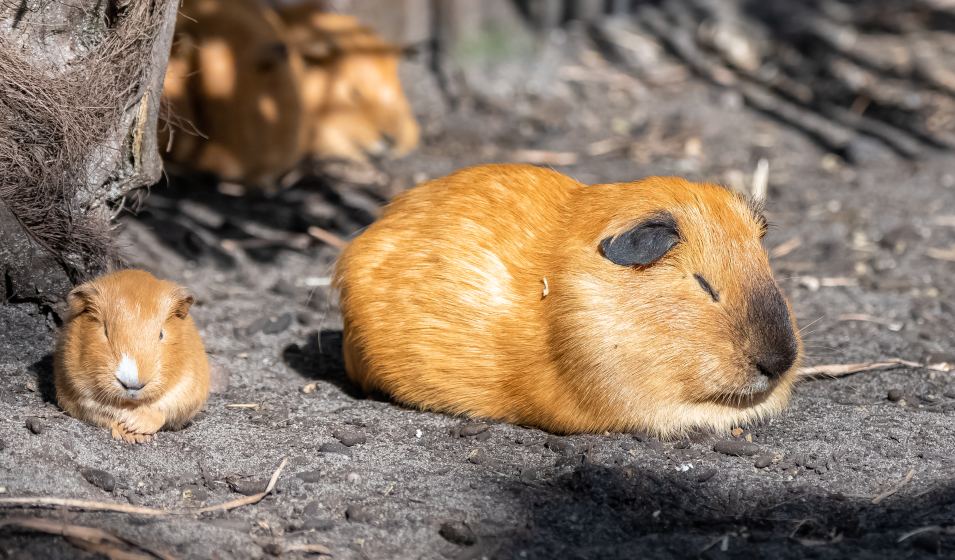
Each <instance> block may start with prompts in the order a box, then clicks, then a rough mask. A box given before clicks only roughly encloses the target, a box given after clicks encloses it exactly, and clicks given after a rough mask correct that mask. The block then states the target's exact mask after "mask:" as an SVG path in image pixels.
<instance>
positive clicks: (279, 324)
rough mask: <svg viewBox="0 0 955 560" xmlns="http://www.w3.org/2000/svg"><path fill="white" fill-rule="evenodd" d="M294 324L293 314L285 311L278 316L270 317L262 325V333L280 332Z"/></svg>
mask: <svg viewBox="0 0 955 560" xmlns="http://www.w3.org/2000/svg"><path fill="white" fill-rule="evenodd" d="M291 324H292V314H291V313H284V314H282V315H279V316H278V317H270V318H269V322H268V323H267V324H266V325H265V326H264V327H262V334H279V333H280V332H282V331H284V330H285V329H287V328H289V325H291Z"/></svg>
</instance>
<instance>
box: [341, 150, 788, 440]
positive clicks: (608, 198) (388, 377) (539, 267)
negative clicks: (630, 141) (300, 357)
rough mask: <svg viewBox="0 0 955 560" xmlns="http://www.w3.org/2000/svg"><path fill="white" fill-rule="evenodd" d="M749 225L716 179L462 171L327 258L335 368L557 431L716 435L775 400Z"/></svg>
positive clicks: (460, 407) (411, 197) (754, 226)
mask: <svg viewBox="0 0 955 560" xmlns="http://www.w3.org/2000/svg"><path fill="white" fill-rule="evenodd" d="M765 232H766V222H765V219H764V218H763V216H762V214H761V212H760V209H759V205H758V204H753V203H749V202H747V201H746V200H745V199H744V198H743V197H742V196H741V195H739V194H736V193H733V192H731V191H729V190H727V189H725V188H723V187H720V186H717V185H710V184H699V183H690V182H687V181H685V180H683V179H677V178H664V177H651V178H647V179H644V180H642V181H637V182H634V183H616V184H605V185H583V184H581V183H578V182H577V181H574V180H573V179H570V178H568V177H565V176H563V175H560V174H559V173H556V172H554V171H549V170H546V169H540V168H536V167H530V166H522V165H490V166H483V167H474V168H470V169H464V170H461V171H458V172H456V173H454V174H452V175H449V176H447V177H444V178H443V179H437V180H434V181H429V182H426V183H423V184H421V185H419V186H418V187H416V188H414V189H412V190H410V191H408V192H405V193H403V194H401V195H399V196H398V197H396V198H395V200H394V201H393V202H392V203H391V205H390V206H388V208H387V209H386V212H385V214H384V216H383V218H382V219H381V220H379V221H378V222H377V223H375V224H374V225H372V226H371V227H370V228H368V230H367V231H365V233H363V234H362V235H361V236H360V237H358V238H357V239H356V240H355V241H354V242H353V243H352V244H351V245H350V246H349V247H348V248H347V249H346V250H345V252H344V253H343V254H342V256H341V258H340V260H339V262H338V265H337V270H336V276H335V282H336V286H337V287H338V289H339V290H340V291H341V303H340V306H341V312H342V318H343V319H344V353H345V367H346V369H347V370H348V374H349V376H350V377H351V378H352V379H353V380H354V381H356V382H358V383H359V384H361V385H362V387H364V388H365V389H366V390H371V389H379V390H383V391H384V392H386V393H389V394H391V395H392V396H393V397H394V398H395V399H397V400H398V401H400V402H402V403H406V404H408V405H412V406H416V407H419V408H422V409H426V410H435V411H444V412H449V413H454V414H470V415H476V416H483V417H490V418H497V419H501V420H504V421H508V422H515V423H518V424H523V425H528V426H535V427H539V428H542V429H544V430H548V431H551V432H557V433H574V432H600V431H604V430H609V431H630V430H647V431H650V432H652V433H655V434H659V435H661V436H672V435H676V434H680V433H683V432H685V431H687V430H691V429H695V428H710V429H716V430H725V429H728V428H731V427H733V426H736V425H738V424H741V423H746V422H749V421H753V420H756V419H759V418H761V417H764V416H767V415H770V414H773V413H775V412H778V411H779V410H781V409H782V407H783V406H784V405H785V403H786V401H787V398H788V396H789V392H790V388H791V387H792V385H793V382H794V380H795V378H796V376H797V374H796V368H797V365H798V362H799V359H800V355H801V350H802V346H801V342H800V340H799V335H798V333H797V331H796V329H795V324H794V320H793V316H792V311H791V309H790V307H789V304H788V302H787V301H786V299H785V298H784V297H783V295H782V293H781V292H780V290H779V288H778V287H777V285H776V282H775V281H774V279H773V274H772V271H771V269H770V267H769V258H768V256H767V253H766V251H765V250H764V249H763V247H762V244H761V241H760V240H761V238H762V237H763V235H764V234H765Z"/></svg>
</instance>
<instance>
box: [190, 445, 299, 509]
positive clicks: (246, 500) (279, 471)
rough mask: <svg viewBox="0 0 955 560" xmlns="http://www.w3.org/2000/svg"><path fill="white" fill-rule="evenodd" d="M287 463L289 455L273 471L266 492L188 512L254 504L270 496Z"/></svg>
mask: <svg viewBox="0 0 955 560" xmlns="http://www.w3.org/2000/svg"><path fill="white" fill-rule="evenodd" d="M287 464H288V457H286V458H284V459H282V464H281V465H279V468H277V469H275V472H274V473H272V478H271V479H269V485H268V486H266V487H265V491H264V492H260V493H258V494H255V495H252V496H247V497H245V498H239V499H238V500H232V501H231V502H226V503H224V504H219V505H217V506H209V507H204V508H202V509H197V510H196V511H194V512H188V513H205V512H207V511H226V510H230V509H235V508H237V507H239V506H244V505H247V504H254V503H256V502H258V501H260V500H261V499H262V498H264V497H266V496H268V495H269V493H271V492H272V489H273V488H275V483H276V482H277V481H278V479H279V475H280V474H282V469H284V468H285V465H287Z"/></svg>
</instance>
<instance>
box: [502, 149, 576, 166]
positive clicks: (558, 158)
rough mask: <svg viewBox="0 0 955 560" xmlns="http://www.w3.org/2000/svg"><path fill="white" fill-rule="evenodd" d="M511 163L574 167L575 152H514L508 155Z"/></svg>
mask: <svg viewBox="0 0 955 560" xmlns="http://www.w3.org/2000/svg"><path fill="white" fill-rule="evenodd" d="M509 159H510V161H511V163H529V164H531V165H555V166H561V165H575V164H576V163H577V154H576V153H575V152H551V151H548V150H515V151H513V152H511V154H510V158H509Z"/></svg>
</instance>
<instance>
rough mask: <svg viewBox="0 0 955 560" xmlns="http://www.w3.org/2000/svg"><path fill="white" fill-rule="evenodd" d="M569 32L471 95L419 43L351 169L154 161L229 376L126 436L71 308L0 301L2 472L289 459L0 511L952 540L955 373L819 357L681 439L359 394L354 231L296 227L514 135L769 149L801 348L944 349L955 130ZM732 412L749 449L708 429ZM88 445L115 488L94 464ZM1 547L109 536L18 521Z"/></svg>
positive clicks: (560, 554)
mask: <svg viewBox="0 0 955 560" xmlns="http://www.w3.org/2000/svg"><path fill="white" fill-rule="evenodd" d="M572 43H574V40H573V37H572V36H564V35H562V34H555V35H554V36H553V37H552V40H551V43H550V44H549V46H548V47H547V48H546V49H545V51H544V52H543V53H540V54H539V55H538V56H536V57H535V60H536V62H535V63H534V64H533V65H530V64H525V63H520V62H514V63H509V64H500V65H496V66H494V67H493V68H492V69H490V70H486V71H484V70H475V71H474V72H473V73H471V74H470V75H468V76H467V81H468V83H469V84H471V88H472V94H471V95H469V96H465V97H464V98H463V101H461V102H459V103H457V104H456V105H455V106H452V105H451V104H449V103H448V102H447V101H446V99H445V98H444V96H442V94H441V91H440V89H439V88H438V85H437V83H436V82H435V80H434V78H433V75H432V74H431V73H430V72H428V70H427V67H426V64H425V62H424V61H415V60H412V61H409V62H408V63H407V64H406V65H405V67H404V69H403V72H404V80H405V83H406V84H407V89H408V91H409V97H410V98H411V99H412V100H413V102H414V104H415V106H416V110H417V113H418V115H419V117H420V120H421V123H422V127H423V130H424V140H423V145H422V147H421V148H420V149H419V150H418V151H417V152H415V153H414V154H412V155H411V156H409V157H407V158H404V159H402V160H399V161H395V162H390V163H384V164H381V165H380V166H379V168H378V169H377V170H376V171H374V172H360V171H355V170H354V169H350V168H346V169H345V170H344V172H342V173H339V177H344V179H341V178H339V179H328V178H325V179H315V180H307V181H303V182H301V183H299V184H298V185H296V186H295V187H294V188H292V189H291V190H289V191H287V192H285V193H283V194H282V195H281V196H279V197H276V198H273V199H266V198H265V197H263V196H261V195H255V194H251V195H248V196H246V197H244V198H235V197H230V196H226V195H223V194H219V192H217V191H216V189H215V187H214V185H212V184H202V182H201V181H198V182H195V181H194V182H187V181H185V180H182V179H174V180H173V183H172V185H171V186H170V185H166V184H162V185H158V186H155V187H153V188H152V189H151V193H150V196H149V197H148V198H147V199H146V200H145V204H144V207H143V209H142V210H141V212H140V213H139V215H138V217H133V216H126V217H124V218H123V220H122V223H123V224H124V229H123V233H122V235H123V236H124V239H125V240H126V242H127V244H128V249H127V253H128V255H129V257H130V259H131V261H132V264H133V265H135V266H138V267H143V268H146V269H149V270H151V271H153V272H154V273H156V274H157V275H160V276H163V277H166V278H169V279H172V280H175V281H178V282H181V283H183V284H185V285H187V286H189V287H190V289H191V290H192V291H193V292H194V293H195V295H196V299H197V301H196V304H195V305H194V306H193V308H192V315H193V317H194V318H195V320H196V322H197V324H198V326H199V327H200V329H201V333H202V335H203V338H204V341H205V345H206V349H207V351H208V353H209V356H210V360H211V362H212V363H213V365H214V369H215V372H216V383H217V385H218V387H217V391H218V392H215V393H213V394H212V395H210V398H209V401H208V404H207V406H206V408H205V410H204V411H203V412H201V413H200V415H199V416H198V417H197V418H196V419H195V421H194V422H193V423H192V425H190V426H188V427H187V428H185V429H184V430H182V431H179V432H169V433H161V434H160V435H159V437H158V438H157V441H155V442H154V443H151V444H146V445H138V446H131V445H125V444H120V443H117V442H116V441H113V440H112V439H110V437H109V434H108V433H107V431H106V430H104V429H101V428H95V427H92V426H88V425H85V424H83V423H82V422H79V421H77V420H75V419H72V418H69V417H67V416H65V415H64V414H62V413H61V412H60V411H59V410H58V408H57V406H56V404H55V399H54V397H53V394H52V382H51V377H52V359H51V357H50V353H51V351H52V349H53V343H54V332H55V319H54V318H53V316H52V315H50V314H43V313H40V312H39V311H38V310H37V309H35V308H32V307H30V306H29V305H10V306H7V307H5V308H4V309H3V313H2V314H0V385H2V389H0V440H2V443H0V486H2V487H3V490H2V494H0V498H2V497H58V498H74V499H79V500H93V501H99V502H109V503H115V504H133V505H140V506H144V507H150V508H164V509H170V510H181V509H189V508H195V507H199V506H203V505H206V506H208V505H215V504H219V503H224V502H227V501H229V500H232V499H236V498H240V497H242V494H241V493H240V492H242V493H254V492H256V491H259V490H261V489H262V488H263V487H264V484H265V482H266V481H267V480H268V478H269V476H270V475H271V474H272V473H273V472H274V471H275V469H276V468H277V467H278V466H279V464H280V463H281V462H282V460H283V459H285V458H287V459H288V464H287V466H286V467H285V469H284V471H283V472H282V473H281V476H280V477H279V479H278V483H277V485H276V487H275V491H274V492H273V493H272V494H271V495H269V496H268V497H266V498H265V499H264V500H262V501H261V502H259V503H257V504H254V505H245V506H242V507H238V508H236V509H234V510H231V511H228V512H216V513H210V514H203V515H166V516H146V515H137V514H126V513H111V512H89V511H79V510H70V511H66V510H63V509H59V508H45V509H43V508H20V507H3V508H2V509H0V524H2V523H3V519H10V518H12V517H15V516H39V517H43V518H47V519H53V520H57V521H63V522H65V523H68V524H73V525H80V526H89V527H98V528H103V529H107V530H109V531H112V532H115V533H116V534H118V535H121V536H122V537H124V538H127V539H130V540H132V541H135V542H137V543H140V544H142V545H144V546H148V547H150V548H151V549H154V550H158V551H163V552H164V553H166V554H168V555H170V556H172V557H175V558H197V559H227V558H238V559H242V558H260V557H267V556H269V555H270V554H281V556H282V557H283V558H300V557H305V556H306V555H307V554H308V553H306V552H302V551H294V550H290V548H292V547H293V545H299V544H317V545H322V546H324V547H327V549H328V550H329V551H330V552H331V554H332V555H333V556H334V557H335V558H342V559H351V558H354V559H375V560H377V559H384V558H425V559H431V558H434V559H438V558H453V559H460V560H464V559H480V558H495V559H498V558H499V559H510V558H514V559H524V558H530V559H535V558H540V559H544V558H548V559H549V558H688V557H697V556H699V557H701V558H774V559H775V558H843V557H852V558H928V557H934V556H936V555H942V556H955V535H953V534H952V533H953V532H955V482H953V480H955V476H953V475H955V455H953V452H955V384H953V379H952V376H953V373H946V372H942V371H935V370H929V369H925V368H920V367H909V366H898V367H894V368H886V369H880V370H873V371H866V372H860V373H856V374H854V375H849V376H845V377H841V378H836V379H820V380H807V381H806V382H804V383H801V384H800V385H798V386H797V387H796V389H795V391H794V394H793V396H792V399H791V404H790V406H789V408H788V409H787V410H786V411H785V413H783V414H782V415H781V416H779V417H778V418H775V419H773V420H771V421H768V422H766V423H763V424H760V425H753V426H742V427H741V428H742V429H741V430H738V431H736V432H735V433H736V435H735V436H734V435H732V434H693V435H691V436H690V437H689V438H688V439H686V440H682V441H658V440H656V439H654V438H649V437H647V436H646V435H645V434H594V435H576V436H569V437H554V436H551V435H548V434H546V433H544V432H541V431H538V430H534V429H526V428H522V427H519V426H514V425H508V424H500V423H493V422H488V423H485V424H482V425H475V422H474V421H472V420H468V419H464V418H452V417H448V416H444V415H441V414H432V413H422V412H418V411H414V410H409V409H407V408H403V407H401V406H398V405H395V404H393V403H390V402H387V401H383V400H377V399H371V398H366V397H365V396H363V395H362V394H361V393H360V391H358V390H357V389H356V387H354V386H353V385H351V384H350V383H349V382H348V380H347V377H346V376H345V374H344V371H343V368H342V359H341V346H340V341H341V331H340V328H341V322H340V318H339V316H338V314H337V310H336V304H335V299H334V297H333V294H331V293H330V291H329V288H328V287H327V285H326V284H327V282H326V279H327V277H328V276H329V274H330V270H331V265H332V263H333V261H334V258H335V255H336V254H337V253H336V250H335V249H334V248H332V247H329V246H327V245H323V244H321V243H318V242H314V241H313V242H311V243H305V242H304V241H303V239H306V238H305V237H304V236H303V233H304V232H305V230H306V229H307V228H308V227H309V226H317V227H322V228H323V229H326V230H329V231H333V232H336V233H338V234H339V235H342V236H348V235H353V234H355V233H356V232H358V231H359V230H360V228H361V227H363V226H364V225H367V223H368V222H369V221H370V220H371V219H372V217H373V216H374V212H375V211H376V209H377V207H378V206H379V205H380V204H381V203H383V202H384V201H385V199H387V197H389V196H391V195H393V194H394V193H395V192H399V191H400V190H402V189H404V188H408V187H411V186H412V185H413V184H414V183H416V182H419V181H421V180H424V179H426V178H433V177H439V176H442V175H444V174H446V173H449V172H451V171H453V170H455V169H458V168H461V167H465V166H469V165H475V164H480V163H490V162H501V161H519V160H525V161H526V160H528V159H530V158H532V157H534V154H528V153H527V152H520V150H546V151H550V152H558V153H563V154H566V153H574V154H577V156H576V158H577V161H576V162H574V163H573V164H570V165H555V166H554V167H555V169H557V170H558V171H560V172H563V173H566V174H568V175H571V176H573V177H575V178H577V179H578V180H580V181H583V182H588V183H594V182H612V181H629V180H635V179H638V178H641V177H644V176H648V175H679V176H683V177H686V178H688V179H691V180H711V181H721V182H724V183H729V184H738V185H740V186H742V187H743V188H746V187H747V186H748V185H749V183H750V180H751V176H752V174H753V172H754V169H755V168H756V166H757V162H758V161H759V160H760V159H763V158H764V159H766V160H767V161H768V163H769V191H768V203H769V204H768V217H769V219H770V221H771V222H772V223H773V228H772V229H771V231H770V233H769V235H768V236H767V237H766V247H767V248H768V249H777V248H779V247H780V246H782V247H783V248H784V249H785V248H788V249H790V250H789V251H788V252H786V251H782V250H781V249H780V250H778V251H777V253H785V254H781V255H780V256H777V257H774V258H773V260H772V263H773V268H774V270H775V272H776V277H777V280H778V282H779V284H780V286H781V287H782V288H783V290H784V292H785V293H786V294H787V296H788V297H789V299H790V302H791V303H792V306H793V309H794V311H795V313H796V317H797V320H798V323H799V326H800V327H801V328H803V329H804V330H803V336H804V340H805V344H806V354H807V357H806V363H807V365H817V364H833V363H838V364H849V363H860V362H880V361H884V360H886V359H889V358H901V359H904V360H908V361H912V362H920V363H929V362H941V361H945V360H948V361H949V362H955V356H952V354H955V282H953V281H952V276H953V274H955V262H951V261H950V260H945V259H944V258H938V257H939V256H942V257H944V256H946V255H951V253H945V251H951V250H952V249H953V248H955V218H952V216H955V160H953V158H952V157H951V155H950V154H948V153H941V152H939V153H931V154H930V155H929V156H928V157H926V158H924V159H922V160H919V161H912V160H906V159H902V158H900V157H898V156H897V155H895V154H894V152H892V151H891V150H890V149H888V148H886V147H885V146H884V145H882V144H880V143H878V142H877V141H875V140H873V139H868V138H865V137H860V138H859V139H858V140H857V141H856V142H855V143H854V144H853V145H851V146H850V148H849V149H848V150H847V151H846V153H844V154H840V155H838V156H837V155H834V154H827V153H826V152H825V151H824V150H822V149H821V148H820V147H819V146H818V145H817V144H816V143H814V142H813V141H812V139H810V138H807V137H806V136H804V135H803V134H801V133H800V132H798V131H796V130H794V129H792V128H790V127H788V126H786V125H784V124H782V123H780V122H778V121H775V120H773V119H771V118H770V117H768V116H766V115H763V114H761V113H759V112H757V111H755V110H753V109H750V108H748V107H746V106H745V104H744V103H743V102H742V99H741V98H740V97H739V95H737V94H735V93H733V92H732V91H728V90H724V89H722V88H720V87H717V86H714V85H711V84H709V83H707V82H705V81H702V80H700V79H697V78H693V77H691V76H690V75H689V74H687V73H685V72H684V73H681V72H679V71H678V70H680V69H679V68H677V69H676V70H674V72H672V74H673V76H671V78H670V79H669V81H668V82H667V83H660V84H655V85H647V84H640V83H636V82H633V81H627V80H623V79H621V78H619V75H618V73H617V71H616V70H614V69H613V68H612V67H607V66H602V65H599V64H596V65H594V66H593V67H592V68H590V70H588V71H589V72H590V74H588V76H589V78H588V79H580V80H573V79H567V76H568V75H571V77H573V75H574V74H573V72H567V71H564V72H561V71H560V68H561V67H564V66H568V65H570V66H578V67H579V65H580V64H581V63H580V62H579V60H584V61H585V62H586V60H588V58H587V55H586V52H585V51H584V52H583V54H582V52H581V51H580V50H579V49H578V50H574V49H577V48H578V47H574V48H571V47H569V46H568V45H571V46H572ZM577 74H581V73H580V72H579V71H578V72H577ZM559 76H563V78H561V77H559ZM598 142H603V143H602V144H595V143H598ZM608 148H609V149H608ZM602 151H603V152H604V153H601V152H602ZM591 154H596V155H591ZM551 157H553V156H551ZM564 157H566V156H564ZM843 157H846V158H849V159H851V160H852V163H847V162H846V161H845V160H844V159H843ZM945 216H949V218H948V220H946V219H945ZM250 232H251V233H250ZM255 234H257V235H255ZM268 236H272V237H271V238H270V239H272V241H271V242H269V241H268V240H266V242H262V241H261V239H263V238H265V237H268ZM223 239H225V240H227V242H226V243H222V242H221V240H223ZM306 244H307V247H306V246H305V245H306ZM933 255H934V256H933ZM847 315H856V316H858V315H863V316H865V317H864V318H865V319H868V320H847V318H846V316H847ZM857 319H858V317H857ZM946 354H947V356H946ZM890 391H891V392H892V398H889V395H890ZM230 405H254V406H247V407H234V406H230ZM31 427H32V429H31ZM485 427H486V429H484V428H485ZM482 430H483V431H482ZM723 440H733V441H736V440H739V441H746V442H750V441H751V442H752V444H755V446H756V449H755V450H748V451H747V453H753V454H752V455H744V456H734V455H727V454H723V453H718V452H716V451H714V445H715V444H716V443H717V442H720V441H723ZM85 468H92V469H100V470H102V471H106V472H107V473H109V474H110V475H111V476H112V477H113V479H114V481H115V486H114V487H113V488H112V490H111V491H110V492H107V491H106V490H104V489H103V488H102V486H107V487H108V486H109V485H105V484H101V486H96V485H94V484H92V483H90V482H88V480H87V478H85V477H84V476H83V474H82V473H81V472H80V471H81V469H85ZM913 531H920V532H918V533H915V534H913ZM276 545H277V546H276ZM0 556H2V557H4V558H18V559H20V558H22V559H27V558H29V559H53V558H86V557H90V556H91V555H90V554H88V553H86V552H82V551H81V550H79V549H78V548H75V547H73V546H71V545H70V544H69V543H68V542H67V541H66V540H65V539H64V538H62V537H59V536H51V535H47V534H44V533H38V532H34V531H28V530H23V529H18V528H15V527H11V526H6V527H2V528H0ZM101 557H102V556H101Z"/></svg>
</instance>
